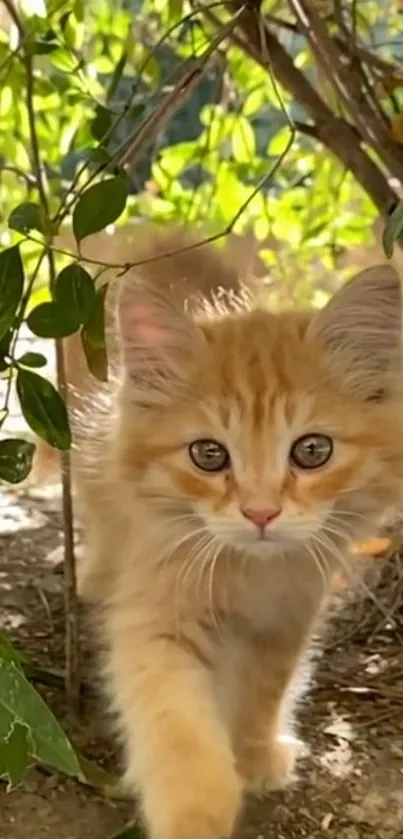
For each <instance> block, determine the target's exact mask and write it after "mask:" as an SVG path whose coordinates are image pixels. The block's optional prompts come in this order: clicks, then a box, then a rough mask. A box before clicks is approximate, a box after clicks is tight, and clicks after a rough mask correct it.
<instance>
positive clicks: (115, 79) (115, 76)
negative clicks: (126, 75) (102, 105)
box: [106, 50, 129, 102]
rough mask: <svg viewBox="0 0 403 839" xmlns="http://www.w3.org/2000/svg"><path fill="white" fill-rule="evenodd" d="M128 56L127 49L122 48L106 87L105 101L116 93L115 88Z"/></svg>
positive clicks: (109, 99) (108, 100)
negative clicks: (122, 50)
mask: <svg viewBox="0 0 403 839" xmlns="http://www.w3.org/2000/svg"><path fill="white" fill-rule="evenodd" d="M128 57H129V56H128V52H127V50H124V52H123V53H122V55H121V56H120V58H119V61H118V62H117V64H116V67H115V69H114V71H113V73H112V78H111V80H110V82H109V85H108V89H107V91H106V101H107V102H110V101H111V99H113V97H114V95H115V93H116V90H117V88H118V85H119V82H120V80H121V78H122V75H123V71H124V69H125V66H126V62H127V59H128Z"/></svg>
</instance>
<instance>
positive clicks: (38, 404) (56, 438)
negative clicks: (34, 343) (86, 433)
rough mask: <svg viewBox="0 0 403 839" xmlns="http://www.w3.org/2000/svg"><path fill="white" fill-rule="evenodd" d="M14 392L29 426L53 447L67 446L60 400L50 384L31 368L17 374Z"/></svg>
mask: <svg viewBox="0 0 403 839" xmlns="http://www.w3.org/2000/svg"><path fill="white" fill-rule="evenodd" d="M16 387H17V394H18V398H19V401H20V405H21V410H22V413H23V416H24V419H25V420H26V422H27V423H28V425H29V427H30V428H32V430H33V431H35V433H36V434H38V436H39V437H42V438H43V439H44V440H46V442H47V443H49V444H50V445H51V446H54V447H55V448H58V449H62V450H66V449H69V448H70V446H71V431H70V426H69V420H68V416H67V410H66V406H65V404H64V402H63V399H62V398H61V396H60V395H59V393H58V392H57V390H55V388H54V387H53V385H52V384H51V383H50V382H49V381H48V380H47V379H44V378H43V377H42V376H38V374H37V373H32V372H31V370H23V369H20V370H19V371H18V374H17V383H16Z"/></svg>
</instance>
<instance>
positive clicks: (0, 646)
mask: <svg viewBox="0 0 403 839" xmlns="http://www.w3.org/2000/svg"><path fill="white" fill-rule="evenodd" d="M0 658H5V659H6V661H14V663H15V664H20V663H21V664H23V663H24V662H25V661H26V659H25V657H24V656H23V655H22V653H19V652H17V650H15V649H14V647H13V645H12V644H11V643H10V641H9V640H8V638H7V635H5V634H4V632H0Z"/></svg>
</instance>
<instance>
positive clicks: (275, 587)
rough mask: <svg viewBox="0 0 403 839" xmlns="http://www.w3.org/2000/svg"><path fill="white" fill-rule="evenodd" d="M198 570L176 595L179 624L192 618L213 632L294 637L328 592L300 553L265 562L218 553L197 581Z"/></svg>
mask: <svg viewBox="0 0 403 839" xmlns="http://www.w3.org/2000/svg"><path fill="white" fill-rule="evenodd" d="M198 570H199V569H195V572H194V574H195V576H194V579H193V580H192V579H189V580H188V585H187V586H186V587H185V589H184V590H183V591H182V592H181V593H180V594H179V601H180V607H179V610H180V613H181V614H182V616H183V618H184V621H185V623H186V622H187V619H189V617H190V616H191V615H192V616H193V617H197V620H198V621H199V622H200V623H201V624H202V625H203V626H204V627H205V628H206V629H208V630H209V631H210V632H211V633H213V634H214V633H216V632H217V631H219V633H220V634H222V633H223V632H225V633H226V634H229V635H231V636H234V637H239V638H244V639H246V640H247V639H248V637H249V636H250V637H253V636H256V635H273V636H277V635H279V634H280V635H288V634H290V635H291V634H292V635H294V634H295V633H296V634H298V633H299V632H300V631H303V630H302V627H305V626H306V624H307V622H308V623H309V622H310V620H311V618H312V619H313V618H314V617H315V615H316V613H317V612H318V611H319V610H320V608H321V605H322V602H323V600H324V599H325V598H326V596H327V594H328V586H327V585H326V582H327V581H326V580H325V578H324V576H323V572H322V573H321V571H320V569H318V567H317V566H316V564H315V563H314V562H313V561H312V559H311V557H310V556H307V555H305V553H304V551H303V550H301V551H300V553H299V554H297V553H296V554H279V555H277V556H276V555H270V556H269V557H268V558H267V559H264V558H263V559H262V558H256V557H248V556H242V555H241V556H234V554H233V553H228V554H225V552H223V554H222V555H221V556H220V557H219V558H218V560H217V562H216V563H215V566H214V568H207V569H206V571H205V573H204V574H203V578H202V579H201V578H200V575H199V578H198V579H197V572H198Z"/></svg>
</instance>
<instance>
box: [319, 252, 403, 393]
mask: <svg viewBox="0 0 403 839" xmlns="http://www.w3.org/2000/svg"><path fill="white" fill-rule="evenodd" d="M308 331H309V334H311V335H313V336H315V337H318V338H319V339H320V341H321V343H322V344H324V345H325V346H326V348H327V349H328V350H329V351H330V358H331V361H332V362H333V364H335V365H337V366H338V368H339V371H342V372H343V375H344V377H345V380H346V383H349V384H350V385H351V386H352V387H353V388H354V389H355V390H356V391H357V392H358V393H359V394H361V395H362V396H364V397H365V398H379V397H380V396H381V394H382V393H383V392H384V391H385V389H387V386H388V378H389V379H390V376H391V375H393V373H396V372H397V370H398V369H399V366H400V362H401V350H402V291H401V283H400V279H399V277H398V275H397V273H396V271H395V270H394V269H393V268H392V267H390V266H389V265H378V266H375V267H374V268H367V269H366V270H365V271H362V272H361V273H360V274H357V276H356V277H354V279H352V280H351V281H350V282H349V283H347V284H346V285H345V286H344V287H343V288H342V289H340V291H339V292H338V293H337V294H336V295H335V296H334V297H333V299H332V300H331V301H330V302H329V303H328V304H327V305H326V306H325V307H324V309H322V311H320V312H319V313H318V314H317V315H316V316H315V317H314V318H313V320H312V321H311V324H310V327H309V330H308Z"/></svg>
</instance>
